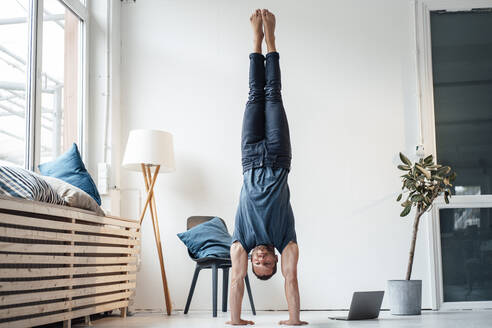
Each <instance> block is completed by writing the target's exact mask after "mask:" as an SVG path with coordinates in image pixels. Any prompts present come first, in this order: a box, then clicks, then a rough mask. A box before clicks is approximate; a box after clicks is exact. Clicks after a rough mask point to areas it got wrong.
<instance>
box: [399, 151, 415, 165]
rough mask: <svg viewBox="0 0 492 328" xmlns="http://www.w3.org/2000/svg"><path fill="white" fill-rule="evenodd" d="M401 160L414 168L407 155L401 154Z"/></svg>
mask: <svg viewBox="0 0 492 328" xmlns="http://www.w3.org/2000/svg"><path fill="white" fill-rule="evenodd" d="M400 159H401V161H402V162H403V164H406V165H408V166H412V162H410V160H409V159H408V158H407V157H406V156H405V155H403V153H400Z"/></svg>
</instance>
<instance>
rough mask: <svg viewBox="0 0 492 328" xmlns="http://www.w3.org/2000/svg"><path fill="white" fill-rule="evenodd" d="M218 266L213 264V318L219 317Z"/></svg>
mask: <svg viewBox="0 0 492 328" xmlns="http://www.w3.org/2000/svg"><path fill="white" fill-rule="evenodd" d="M217 271H218V268H217V265H216V264H212V302H213V317H214V318H215V317H217Z"/></svg>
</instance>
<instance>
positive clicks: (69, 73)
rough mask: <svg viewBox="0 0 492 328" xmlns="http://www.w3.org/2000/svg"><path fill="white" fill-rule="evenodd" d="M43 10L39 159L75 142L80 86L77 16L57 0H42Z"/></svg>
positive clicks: (43, 158) (50, 155)
mask: <svg viewBox="0 0 492 328" xmlns="http://www.w3.org/2000/svg"><path fill="white" fill-rule="evenodd" d="M44 14H45V16H44V21H43V58H42V101H41V106H42V108H41V152H40V154H41V155H40V162H41V163H43V162H46V161H50V160H52V159H54V158H56V157H57V156H59V155H60V154H61V153H63V152H64V151H65V150H67V149H68V148H69V147H70V146H71V145H72V143H73V142H78V135H79V132H78V121H79V86H80V81H79V60H80V56H79V37H80V33H79V29H80V26H81V23H80V20H79V18H78V17H77V16H76V15H74V14H73V13H72V12H71V11H70V10H69V9H68V8H66V7H65V6H64V5H63V4H62V3H60V2H59V1H58V0H45V1H44Z"/></svg>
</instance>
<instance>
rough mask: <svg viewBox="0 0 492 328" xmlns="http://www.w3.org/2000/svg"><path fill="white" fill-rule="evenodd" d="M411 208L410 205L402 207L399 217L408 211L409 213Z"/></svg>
mask: <svg viewBox="0 0 492 328" xmlns="http://www.w3.org/2000/svg"><path fill="white" fill-rule="evenodd" d="M411 209H412V206H407V207H405V208H404V209H403V211H402V212H401V213H400V216H401V217H404V216H407V215H408V213H410V210H411Z"/></svg>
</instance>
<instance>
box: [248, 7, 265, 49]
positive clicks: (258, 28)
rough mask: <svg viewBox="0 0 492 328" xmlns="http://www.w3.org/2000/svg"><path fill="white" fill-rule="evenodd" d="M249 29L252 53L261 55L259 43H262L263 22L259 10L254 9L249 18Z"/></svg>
mask: <svg viewBox="0 0 492 328" xmlns="http://www.w3.org/2000/svg"><path fill="white" fill-rule="evenodd" d="M249 20H250V21H251V27H252V28H253V52H257V53H259V54H261V43H262V42H263V20H262V17H261V10H260V9H256V10H255V11H254V12H253V14H252V15H251V17H250V18H249Z"/></svg>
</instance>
